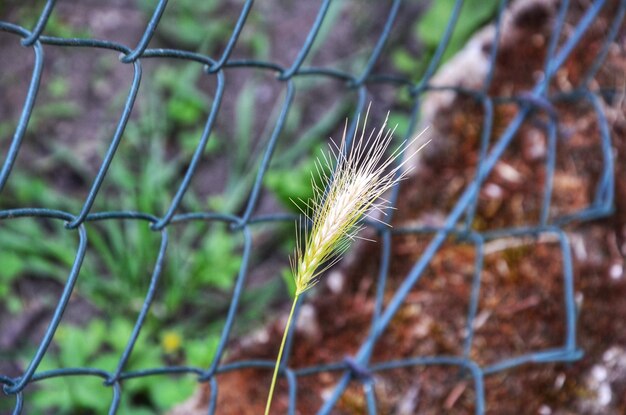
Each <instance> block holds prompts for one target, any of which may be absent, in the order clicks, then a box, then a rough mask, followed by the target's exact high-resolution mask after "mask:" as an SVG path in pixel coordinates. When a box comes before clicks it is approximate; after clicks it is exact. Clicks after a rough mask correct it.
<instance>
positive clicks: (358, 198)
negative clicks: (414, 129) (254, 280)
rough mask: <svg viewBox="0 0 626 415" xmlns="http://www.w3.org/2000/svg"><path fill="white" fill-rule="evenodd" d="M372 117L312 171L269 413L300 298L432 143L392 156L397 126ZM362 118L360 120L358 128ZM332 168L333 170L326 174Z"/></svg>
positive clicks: (402, 149)
mask: <svg viewBox="0 0 626 415" xmlns="http://www.w3.org/2000/svg"><path fill="white" fill-rule="evenodd" d="M368 115H369V108H368V110H367V113H366V114H365V118H364V120H363V125H362V126H361V128H360V132H359V129H358V128H357V130H356V132H355V135H354V136H353V137H351V138H352V139H351V140H348V137H346V135H347V122H346V125H345V127H344V131H343V138H342V141H341V144H340V145H336V144H335V143H332V144H331V146H330V148H329V150H328V151H327V152H326V153H323V155H322V157H321V158H318V160H317V162H316V169H315V170H316V171H315V172H311V185H312V186H313V199H312V200H309V201H307V202H304V201H301V202H303V203H304V205H305V206H306V207H307V209H306V210H307V211H303V212H302V213H303V214H304V216H305V217H306V218H307V219H308V221H309V222H310V223H311V228H310V230H306V229H308V228H307V227H306V226H297V227H296V229H297V230H296V233H297V235H296V252H295V256H294V258H292V259H291V267H292V271H293V275H294V278H295V283H296V284H295V285H296V292H295V296H294V300H293V305H292V307H291V312H290V313H289V318H288V320H287V325H286V327H285V331H284V334H283V339H282V342H281V345H280V349H279V352H278V357H277V359H276V366H275V368H274V375H273V377H272V383H271V386H270V392H269V396H268V398H267V404H266V407H265V415H268V414H269V411H270V407H271V404H272V396H273V394H274V388H275V386H276V379H277V376H278V372H279V367H280V363H281V360H282V355H283V349H284V346H285V340H286V338H287V334H288V332H289V328H290V326H291V322H292V318H293V313H294V309H295V305H296V303H297V301H298V298H299V296H300V295H302V294H303V293H304V292H305V291H307V290H309V289H310V288H311V287H313V286H314V285H315V284H316V283H317V282H318V281H319V280H320V277H321V275H322V274H323V273H324V271H326V270H327V269H328V268H330V267H332V266H333V265H334V264H336V263H337V261H339V260H340V259H341V256H342V254H343V253H345V252H346V250H347V249H348V247H349V246H350V244H351V242H352V241H353V240H354V239H355V238H358V235H357V234H358V232H359V230H361V228H362V225H361V221H362V219H363V218H364V217H365V216H368V215H370V218H371V219H374V220H377V219H376V218H375V217H374V216H371V213H372V212H375V211H379V212H381V213H382V214H385V212H384V210H385V209H386V208H388V207H389V202H388V201H387V200H385V199H384V198H382V195H383V194H384V193H385V192H386V191H387V190H389V189H390V188H391V187H393V186H394V185H395V184H397V183H398V182H399V181H400V180H402V179H403V178H405V177H406V175H407V174H408V173H409V171H410V169H408V168H405V165H406V163H407V162H408V161H409V160H410V159H411V158H412V157H413V156H414V155H415V154H416V153H417V152H419V151H420V150H421V149H422V148H423V147H424V146H425V145H426V144H428V142H426V143H425V144H423V145H422V146H420V147H419V148H418V149H417V150H416V151H415V152H413V153H411V154H404V153H405V151H406V149H407V148H409V147H410V146H411V144H412V142H410V141H404V142H402V143H401V144H400V145H399V146H398V147H397V148H396V149H395V150H393V151H392V152H391V153H390V154H389V155H388V156H386V153H387V152H388V150H389V147H390V145H391V141H392V138H393V134H394V132H395V128H393V129H389V128H387V118H386V119H385V122H384V123H383V125H382V126H381V128H379V129H378V130H376V129H372V130H371V131H370V132H369V133H368V132H367V128H366V127H367V118H368ZM359 121H360V120H358V119H357V126H359V125H360V122H359ZM418 138H419V136H418V137H416V138H414V139H413V140H417V139H418ZM400 159H402V160H400ZM396 161H398V162H396ZM328 171H332V172H333V173H331V174H328V173H326V172H328ZM301 221H302V220H301ZM299 228H303V229H305V231H304V232H305V233H304V235H301V234H300V231H299V230H298V229H299ZM303 241H304V242H305V245H304V246H303V245H302V243H303Z"/></svg>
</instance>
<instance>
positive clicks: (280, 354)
mask: <svg viewBox="0 0 626 415" xmlns="http://www.w3.org/2000/svg"><path fill="white" fill-rule="evenodd" d="M299 296H300V294H296V295H295V296H294V297H293V304H291V311H290V312H289V318H287V325H286V326H285V331H284V332H283V340H282V341H281V342H280V349H279V350H278V357H277V358H276V366H274V376H272V386H270V393H269V395H268V397H267V404H266V405H265V415H269V413H270V407H271V406H272V397H273V396H274V388H275V387H276V380H277V378H278V369H279V368H280V361H281V360H282V358H283V350H284V349H285V343H286V341H287V335H288V334H289V327H290V326H291V320H293V312H294V310H295V309H296V303H297V302H298V297H299Z"/></svg>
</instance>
